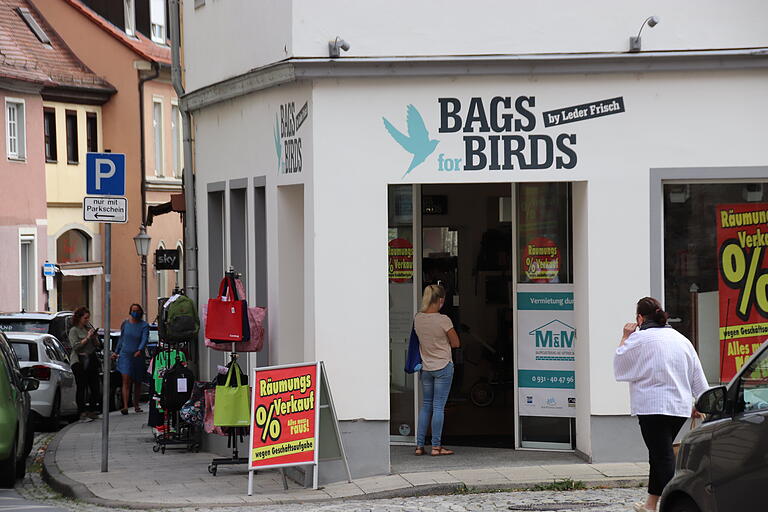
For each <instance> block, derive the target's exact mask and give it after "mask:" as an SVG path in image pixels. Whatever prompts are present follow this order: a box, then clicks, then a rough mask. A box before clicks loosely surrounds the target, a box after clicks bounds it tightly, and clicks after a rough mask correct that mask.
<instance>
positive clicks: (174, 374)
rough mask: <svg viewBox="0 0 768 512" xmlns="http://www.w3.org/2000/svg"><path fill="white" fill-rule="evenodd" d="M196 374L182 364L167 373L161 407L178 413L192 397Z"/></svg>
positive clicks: (177, 364)
mask: <svg viewBox="0 0 768 512" xmlns="http://www.w3.org/2000/svg"><path fill="white" fill-rule="evenodd" d="M194 384H195V374H194V373H192V370H190V369H189V368H187V367H186V365H184V364H183V363H181V362H178V363H176V364H175V365H173V368H171V369H170V370H168V371H166V372H165V375H164V376H163V391H162V393H161V399H160V405H161V406H162V408H163V409H164V410H166V411H170V412H173V411H178V410H179V409H181V407H182V406H183V405H184V404H185V403H186V402H187V400H189V397H190V396H191V395H192V387H193V386H194Z"/></svg>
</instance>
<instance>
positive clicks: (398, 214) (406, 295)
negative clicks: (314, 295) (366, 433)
mask: <svg viewBox="0 0 768 512" xmlns="http://www.w3.org/2000/svg"><path fill="white" fill-rule="evenodd" d="M414 202H418V198H414V186H412V185H391V186H390V187H389V190H388V203H389V236H388V244H387V246H388V247H387V251H388V257H389V274H388V282H389V368H390V370H389V393H390V395H389V406H390V411H389V413H390V422H389V424H390V432H389V433H390V436H391V439H392V441H394V442H412V441H413V439H414V436H415V435H416V382H417V377H416V376H415V375H412V374H407V373H405V370H404V367H405V358H406V355H407V353H408V341H409V340H410V336H411V326H412V323H413V315H414V312H415V290H414V275H415V274H414V272H415V271H416V268H415V263H416V261H415V259H414V257H413V255H414V246H415V245H418V240H416V239H414V233H416V232H417V231H416V230H415V229H414V215H413V211H414Z"/></svg>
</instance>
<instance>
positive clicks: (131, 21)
mask: <svg viewBox="0 0 768 512" xmlns="http://www.w3.org/2000/svg"><path fill="white" fill-rule="evenodd" d="M123 9H124V10H125V33H126V35H129V36H131V37H134V36H135V35H136V4H135V3H134V0H123Z"/></svg>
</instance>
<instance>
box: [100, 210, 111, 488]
mask: <svg viewBox="0 0 768 512" xmlns="http://www.w3.org/2000/svg"><path fill="white" fill-rule="evenodd" d="M104 235H105V240H104V252H105V254H104V256H105V257H104V270H105V272H104V346H103V347H102V349H101V353H102V355H103V371H104V375H103V376H102V383H101V386H102V393H101V417H102V420H101V472H102V473H106V472H107V471H109V402H110V396H109V394H110V393H109V392H110V385H109V370H110V366H111V365H110V363H111V362H112V342H111V340H110V333H111V332H110V331H111V329H110V317H109V314H110V310H109V308H110V305H111V304H110V292H111V288H112V224H110V223H109V222H108V223H107V225H106V226H105V227H104Z"/></svg>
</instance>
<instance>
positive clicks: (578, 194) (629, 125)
mask: <svg viewBox="0 0 768 512" xmlns="http://www.w3.org/2000/svg"><path fill="white" fill-rule="evenodd" d="M764 79H765V77H764V73H761V72H758V71H754V72H753V71H740V72H735V71H734V72H706V73H704V72H702V73H698V72H697V73H685V74H683V73H649V74H631V75H629V74H624V75H622V74H601V75H590V76H579V75H567V76H565V75H563V76H556V75H555V76H537V77H536V78H535V79H531V78H529V77H521V78H517V77H466V78H451V79H445V78H418V79H417V78H411V79H386V78H385V79H348V80H334V81H331V80H328V81H318V82H316V84H315V90H314V98H315V101H314V106H315V111H314V114H315V123H316V135H317V137H316V140H315V146H314V147H315V150H314V167H315V169H316V174H315V209H314V215H315V228H316V233H315V237H316V239H315V259H314V265H315V269H316V274H315V277H314V280H315V287H316V288H315V294H316V305H317V306H316V307H317V309H316V312H315V317H316V324H315V325H316V339H317V345H318V355H320V354H321V353H322V358H323V359H325V360H326V361H328V364H329V369H331V374H332V376H333V377H334V378H335V379H339V380H340V381H341V383H340V385H337V386H336V388H337V390H335V394H336V403H337V406H338V408H339V411H340V416H341V417H342V418H349V417H364V418H367V419H371V420H375V419H379V418H384V419H385V418H387V416H388V405H389V404H388V399H387V398H388V397H386V393H387V386H386V384H385V383H387V377H388V371H389V369H388V368H387V366H388V354H387V348H388V339H387V332H388V317H387V311H388V302H387V301H388V296H387V293H388V291H387V285H386V280H385V278H384V275H383V272H384V270H383V269H385V268H386V266H387V263H388V262H387V259H386V258H387V255H386V251H384V250H383V249H382V248H383V247H385V244H386V243H387V239H386V238H385V237H386V224H385V223H386V222H387V194H386V191H387V185H388V184H397V183H403V184H407V183H483V182H505V181H516V182H541V181H571V182H574V188H573V199H574V205H573V229H574V249H573V251H574V284H575V290H576V312H575V313H576V315H575V316H576V320H575V322H576V329H577V333H578V335H577V339H578V341H577V351H576V359H577V361H576V372H577V373H576V386H577V403H578V407H577V409H578V410H577V436H578V437H577V450H578V451H579V452H582V453H584V454H585V455H586V456H587V457H590V458H592V460H594V461H598V462H599V461H611V460H628V459H632V460H644V459H645V458H646V456H647V455H646V454H645V453H644V451H645V450H644V448H643V447H642V444H641V443H640V442H639V440H640V435H639V431H638V430H637V427H636V421H635V420H634V419H633V418H631V417H629V416H628V413H629V395H628V387H627V385H626V384H617V383H616V382H615V381H614V379H613V371H612V358H613V353H614V349H615V346H616V345H617V343H618V339H619V337H620V332H621V327H622V325H623V324H624V323H625V322H627V321H631V320H632V318H633V316H634V304H635V303H636V301H637V299H638V298H640V297H642V296H644V295H647V294H650V293H651V292H652V286H651V274H650V270H651V264H650V263H649V255H650V251H649V240H650V237H651V226H650V225H649V221H650V218H651V215H650V214H651V212H650V204H651V203H650V191H649V181H650V179H649V177H650V170H651V169H652V168H655V167H697V166H729V167H739V166H749V165H756V164H759V163H761V162H764V161H765V157H766V155H765V152H764V150H762V149H761V148H762V147H763V145H762V144H761V143H760V141H761V140H762V139H763V138H764V137H765V129H764V128H763V127H761V125H760V124H759V122H758V121H757V119H756V118H755V117H754V116H753V115H752V114H750V112H754V111H755V110H756V109H757V110H758V111H759V109H761V108H764V107H765V106H766V103H768V95H766V94H765V93H764V92H763V91H762V89H761V88H762V85H761V84H762V83H763V82H764ZM724 91H728V95H727V99H724V96H723V94H724ZM496 96H501V97H506V96H509V97H511V104H512V109H509V110H504V112H512V113H513V114H514V116H515V119H520V120H521V121H522V123H523V125H522V126H525V125H526V124H527V119H526V118H525V117H524V116H521V115H518V113H517V112H515V109H514V104H515V100H516V99H517V98H518V97H519V96H525V97H535V106H533V105H531V107H530V108H529V109H528V110H530V112H531V113H532V114H533V117H534V119H535V120H536V123H535V127H533V129H532V130H531V131H530V132H525V131H524V130H518V131H515V129H514V126H513V127H512V130H509V131H503V132H501V133H498V134H497V133H494V131H493V128H492V127H490V130H489V131H487V132H481V126H482V123H481V122H479V121H478V122H475V123H473V124H472V126H471V127H470V130H469V131H467V132H464V131H460V132H458V133H440V131H439V128H440V126H441V119H440V103H439V98H458V99H459V100H460V102H461V117H462V119H464V120H466V118H467V113H468V110H469V107H470V104H471V102H472V98H480V99H481V100H480V101H481V102H482V106H483V108H484V110H485V113H486V114H488V115H490V112H491V108H492V106H491V100H492V98H494V97H496ZM372 98H375V101H372ZM613 98H621V99H622V100H623V104H624V110H625V111H624V112H617V113H612V114H610V115H605V116H603V117H598V118H588V119H584V120H580V121H576V122H571V123H568V124H563V125H561V126H552V127H546V126H544V122H543V119H544V116H543V113H544V112H547V111H559V110H560V109H563V108H565V107H569V106H574V105H581V104H585V103H590V102H596V101H600V100H608V99H613ZM724 102H725V103H724ZM609 103H610V102H609ZM408 105H413V106H414V107H415V108H416V109H417V110H418V112H419V113H420V115H421V117H422V118H423V120H424V125H425V128H426V130H427V132H428V137H427V138H426V140H425V141H424V144H425V145H427V144H428V143H429V142H428V141H430V140H438V141H439V142H438V144H437V145H436V147H435V148H434V150H433V151H431V152H430V149H431V147H429V146H427V148H426V149H425V150H424V151H425V152H427V153H428V156H427V157H426V159H425V160H424V163H422V164H419V165H417V166H416V167H415V168H414V169H413V170H411V171H410V172H409V173H407V174H406V171H407V169H408V168H409V164H410V162H411V160H412V158H413V154H411V153H409V152H407V151H405V150H404V148H403V147H401V145H400V144H399V143H398V142H397V141H396V140H395V139H394V138H393V137H392V136H390V134H389V133H388V132H387V129H386V128H385V125H384V123H383V121H382V117H384V118H386V120H387V121H389V122H390V123H391V124H392V125H393V126H394V127H395V128H396V129H398V130H400V131H401V132H403V133H404V134H407V133H408V131H407V130H408V128H407V126H408V125H407V122H406V115H407V114H406V112H407V108H408ZM452 105H453V104H452ZM713 105H717V106H718V107H717V108H714V109H713ZM476 108H477V107H476ZM339 112H344V113H345V115H339ZM476 113H477V111H476ZM478 115H480V114H478ZM490 124H491V121H489V125H490ZM447 126H450V124H448V125H447ZM522 126H521V128H522ZM726 127H728V128H726ZM505 134H512V135H522V136H523V137H525V138H526V139H527V141H530V140H531V139H529V138H528V136H529V135H548V136H550V137H551V138H552V139H553V141H554V144H555V148H557V142H556V141H557V137H558V136H559V135H563V134H564V135H566V136H571V139H570V140H573V141H574V142H573V143H571V144H569V145H568V146H569V147H570V148H572V150H573V152H574V153H575V154H576V162H575V166H573V168H572V169H565V168H563V169H555V167H556V165H557V158H558V157H562V158H563V161H562V163H563V164H568V163H570V162H569V160H571V161H572V160H573V159H572V157H571V155H570V154H567V153H566V152H563V151H559V152H558V150H557V149H555V154H554V160H553V162H552V164H551V167H550V168H548V169H547V170H521V169H517V168H516V169H514V170H490V169H488V168H487V167H486V168H484V169H481V170H476V171H469V170H461V171H448V170H443V171H441V170H439V169H440V165H441V163H440V160H441V155H442V161H443V169H446V168H447V166H446V165H445V162H446V161H448V159H454V158H461V159H462V162H461V163H462V165H464V164H465V163H466V161H467V154H466V151H465V146H464V144H465V140H464V136H466V135H469V136H481V137H483V138H485V139H486V144H487V145H490V144H491V140H492V139H491V137H494V136H498V135H505ZM573 136H575V137H573ZM497 140H498V139H497ZM570 140H569V142H570ZM472 144H475V142H472ZM476 144H480V143H479V142H478V143H476ZM543 144H544V143H542V146H543ZM502 148H503V146H501V147H500V149H499V155H503V150H502ZM525 154H526V155H527V158H528V159H530V158H531V155H530V153H528V152H526V153H525ZM485 155H486V156H487V157H488V158H489V160H490V159H491V158H492V156H491V149H486V151H485ZM500 158H501V159H502V165H503V156H500ZM539 158H540V159H541V160H544V157H543V156H541V154H540V155H539ZM477 162H478V160H477V159H475V163H477ZM513 163H516V162H515V161H513ZM529 163H530V160H529ZM489 165H490V164H489ZM565 166H566V165H564V167H565ZM515 167H517V165H515ZM350 188H353V191H352V190H350ZM348 190H349V192H347V191H348ZM340 194H342V197H343V201H341V200H340V199H339V198H340ZM350 243H353V244H354V252H352V251H349V253H350V256H351V257H345V258H343V261H344V273H345V274H346V275H347V276H356V278H355V279H349V280H341V279H339V277H338V273H337V272H326V271H323V270H322V269H330V268H338V264H339V263H338V262H339V248H340V247H346V246H348V245H349V244H350ZM657 254H658V253H657ZM341 319H343V320H341ZM340 322H341V323H342V324H343V328H341V329H340V328H339V325H340ZM360 333H366V336H364V337H361V336H360V335H359V334H360ZM358 351H359V352H358ZM350 361H358V363H356V364H353V365H351V364H350ZM345 380H347V381H348V382H350V383H355V385H350V386H345V385H344V384H343V382H344V381H345ZM361 382H367V383H369V385H368V386H365V387H363V386H361V385H360V383H361Z"/></svg>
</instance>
